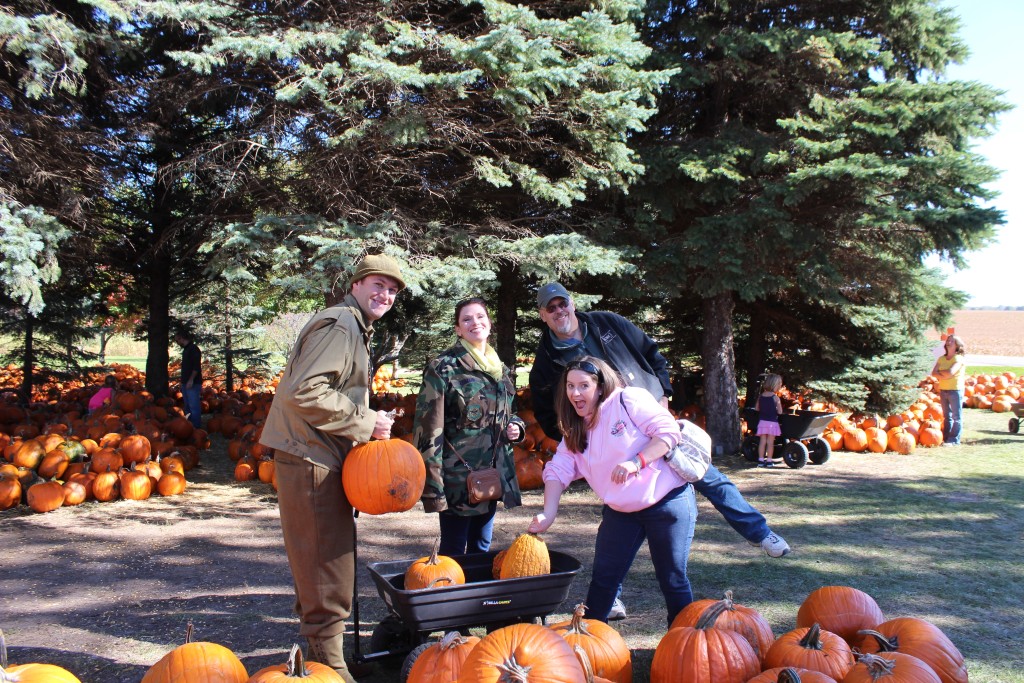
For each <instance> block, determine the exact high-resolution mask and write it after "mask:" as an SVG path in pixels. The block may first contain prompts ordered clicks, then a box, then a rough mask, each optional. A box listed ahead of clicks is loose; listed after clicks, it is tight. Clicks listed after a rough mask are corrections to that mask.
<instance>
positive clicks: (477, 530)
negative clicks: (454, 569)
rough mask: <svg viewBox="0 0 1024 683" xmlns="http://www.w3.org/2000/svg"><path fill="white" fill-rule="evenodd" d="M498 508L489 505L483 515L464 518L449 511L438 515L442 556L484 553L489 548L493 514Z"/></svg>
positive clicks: (492, 529) (493, 504) (492, 504)
mask: <svg viewBox="0 0 1024 683" xmlns="http://www.w3.org/2000/svg"><path fill="white" fill-rule="evenodd" d="M497 509H498V506H497V505H496V504H495V503H491V508H490V511H489V512H488V513H487V514H485V515H471V516H468V517H464V516H462V515H457V514H455V513H454V512H452V511H451V510H445V511H444V512H442V513H440V514H439V515H438V519H439V520H440V523H441V547H440V549H439V550H438V552H439V553H441V554H442V555H466V554H470V555H472V554H473V553H486V552H487V550H488V549H489V548H490V547H491V534H492V533H493V532H494V513H495V511H497Z"/></svg>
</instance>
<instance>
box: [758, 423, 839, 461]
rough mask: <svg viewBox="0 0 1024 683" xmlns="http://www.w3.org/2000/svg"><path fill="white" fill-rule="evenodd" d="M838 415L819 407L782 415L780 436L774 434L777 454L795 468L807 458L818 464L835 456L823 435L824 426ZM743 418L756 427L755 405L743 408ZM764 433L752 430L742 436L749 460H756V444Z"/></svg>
mask: <svg viewBox="0 0 1024 683" xmlns="http://www.w3.org/2000/svg"><path fill="white" fill-rule="evenodd" d="M835 416H836V414H835V413H822V412H819V411H816V410H798V411H797V412H796V413H783V414H782V415H779V429H780V430H781V431H782V435H781V436H777V437H775V453H774V454H775V456H779V455H781V456H782V461H783V462H785V463H786V464H787V465H788V466H790V467H792V468H793V469H799V468H801V467H803V466H804V465H806V464H807V461H808V459H809V460H810V461H811V462H813V463H814V464H815V465H823V464H825V463H826V462H828V459H829V458H830V457H832V447H831V446H829V445H828V441H825V439H823V438H821V433H822V432H824V431H825V427H827V426H828V423H829V422H831V421H832V418H834V417H835ZM743 419H745V420H746V421H747V424H748V425H750V426H751V428H752V429H753V430H755V431H756V429H757V423H758V412H757V409H756V408H744V409H743ZM760 439H761V437H759V436H757V435H756V434H749V435H747V437H746V438H744V439H743V456H744V457H745V458H746V459H747V460H749V461H750V462H757V461H758V455H757V447H758V443H759V441H760Z"/></svg>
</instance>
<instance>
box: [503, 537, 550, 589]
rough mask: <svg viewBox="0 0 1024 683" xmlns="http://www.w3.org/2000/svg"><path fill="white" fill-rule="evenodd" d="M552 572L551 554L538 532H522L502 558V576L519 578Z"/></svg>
mask: <svg viewBox="0 0 1024 683" xmlns="http://www.w3.org/2000/svg"><path fill="white" fill-rule="evenodd" d="M550 573H551V554H550V553H549V552H548V546H547V544H546V543H544V539H542V538H541V537H540V536H538V535H537V534H520V535H519V536H518V537H517V538H516V540H514V541H512V545H510V546H509V547H508V550H507V551H505V556H504V557H503V558H502V559H501V578H502V579H518V578H520V577H524V576H542V575H544V574H550Z"/></svg>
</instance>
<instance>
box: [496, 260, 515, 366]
mask: <svg viewBox="0 0 1024 683" xmlns="http://www.w3.org/2000/svg"><path fill="white" fill-rule="evenodd" d="M498 283H499V284H498V300H497V301H496V302H495V303H494V307H495V310H494V315H495V330H496V332H497V345H496V346H495V349H494V350H495V351H497V352H498V358H500V359H501V362H502V363H504V364H505V365H507V366H508V367H509V368H510V369H511V370H512V377H513V378H514V377H515V376H516V374H515V373H516V317H517V315H516V314H517V311H518V308H517V306H516V298H517V297H516V293H517V288H518V287H519V280H518V278H517V277H516V269H515V266H514V265H512V264H511V263H503V264H502V265H501V266H500V267H499V268H498Z"/></svg>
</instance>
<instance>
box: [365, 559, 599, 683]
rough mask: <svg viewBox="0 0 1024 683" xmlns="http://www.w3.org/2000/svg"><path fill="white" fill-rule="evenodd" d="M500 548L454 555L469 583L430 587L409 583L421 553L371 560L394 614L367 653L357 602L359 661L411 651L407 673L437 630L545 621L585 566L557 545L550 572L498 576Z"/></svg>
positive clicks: (374, 636) (376, 630)
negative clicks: (414, 587)
mask: <svg viewBox="0 0 1024 683" xmlns="http://www.w3.org/2000/svg"><path fill="white" fill-rule="evenodd" d="M497 554H498V553H497V551H492V552H486V553H476V554H472V555H454V556H452V559H454V560H455V561H456V562H458V563H459V565H460V566H461V567H462V570H463V572H464V573H465V574H466V583H464V584H460V585H457V586H445V587H442V588H431V589H424V590H406V589H405V571H406V570H407V569H408V568H409V565H411V564H412V563H413V562H414V561H415V559H416V558H413V559H409V560H395V561H390V562H374V563H373V564H369V565H367V569H368V570H369V572H370V576H371V578H372V579H373V582H374V584H376V586H377V591H378V592H379V593H380V597H381V599H383V600H384V604H385V605H387V607H388V615H387V616H386V617H384V618H383V619H381V621H380V623H378V624H377V626H375V627H374V629H373V633H372V635H371V636H370V650H371V652H368V653H363V652H361V650H360V643H359V608H358V601H357V602H356V604H355V605H354V606H353V613H352V616H353V626H354V627H355V628H354V630H355V641H354V644H353V658H354V659H355V661H356V662H359V663H365V662H369V661H373V660H377V659H381V658H385V657H393V656H397V655H407V656H406V659H405V662H404V663H403V665H402V672H403V674H407V673H408V671H409V669H411V668H412V664H413V663H414V662H415V659H416V657H417V656H418V655H419V654H420V653H422V651H423V650H424V649H425V648H427V647H429V646H430V645H431V644H432V643H431V642H428V639H429V637H430V635H431V634H432V633H436V632H442V633H443V632H447V631H462V632H463V633H467V632H468V631H467V629H469V628H470V627H473V626H482V627H485V628H486V629H487V631H488V632H490V631H492V630H494V629H496V628H501V627H502V626H508V625H510V624H515V623H521V622H534V623H535V622H537V621H538V620H539V621H540V622H541V623H544V620H545V619H546V617H547V616H548V615H549V614H551V613H552V612H554V611H555V609H557V608H558V606H559V605H561V604H562V602H563V601H564V600H565V599H566V597H567V596H568V594H569V587H570V586H571V585H572V580H573V578H574V577H575V576H576V572H578V571H579V570H580V568H581V567H582V565H581V564H580V563H579V561H578V560H576V559H575V558H573V557H571V556H569V555H566V554H565V553H561V552H558V551H555V550H552V551H550V554H551V573H550V574H545V575H542V576H526V577H523V578H518V579H503V580H496V579H494V578H493V576H492V575H491V568H492V565H493V564H494V557H495V555H497ZM403 680H404V676H403Z"/></svg>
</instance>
